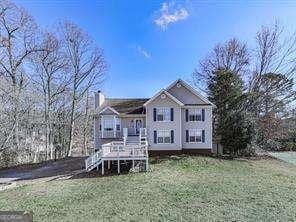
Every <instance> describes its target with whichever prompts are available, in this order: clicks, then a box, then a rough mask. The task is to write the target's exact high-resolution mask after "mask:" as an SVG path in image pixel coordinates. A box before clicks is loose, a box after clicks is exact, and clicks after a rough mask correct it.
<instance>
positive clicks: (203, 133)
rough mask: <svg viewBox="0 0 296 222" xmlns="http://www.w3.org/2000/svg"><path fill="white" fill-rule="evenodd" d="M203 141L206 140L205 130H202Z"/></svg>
mask: <svg viewBox="0 0 296 222" xmlns="http://www.w3.org/2000/svg"><path fill="white" fill-rule="evenodd" d="M201 142H203V143H204V142H205V130H202V134H201Z"/></svg>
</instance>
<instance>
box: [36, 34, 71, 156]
mask: <svg viewBox="0 0 296 222" xmlns="http://www.w3.org/2000/svg"><path fill="white" fill-rule="evenodd" d="M39 47H40V48H41V49H42V51H39V52H37V53H35V54H33V56H32V64H33V66H34V70H35V75H34V77H33V81H34V84H35V85H36V86H37V89H39V90H40V91H41V92H42V94H43V101H44V122H45V126H46V127H45V134H46V141H45V144H46V145H45V147H46V148H45V149H46V157H48V154H50V159H53V154H54V153H53V121H54V119H53V114H54V109H53V108H54V106H53V105H54V103H55V102H56V101H57V99H59V97H58V95H59V94H61V93H63V92H64V91H65V88H66V86H67V84H69V80H68V79H67V78H68V76H67V75H66V68H67V60H66V58H65V55H64V53H63V51H62V49H63V47H62V45H61V41H60V40H59V39H58V38H57V37H56V36H54V34H52V33H49V32H46V33H44V34H43V35H42V40H41V44H40V46H39Z"/></svg>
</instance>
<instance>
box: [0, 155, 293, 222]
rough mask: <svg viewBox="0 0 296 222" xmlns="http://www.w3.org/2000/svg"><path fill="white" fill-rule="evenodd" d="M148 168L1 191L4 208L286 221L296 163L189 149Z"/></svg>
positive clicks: (87, 215)
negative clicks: (212, 155)
mask: <svg viewBox="0 0 296 222" xmlns="http://www.w3.org/2000/svg"><path fill="white" fill-rule="evenodd" d="M150 166H151V171H150V172H147V173H134V174H132V173H130V174H125V175H120V176H107V177H97V178H83V179H70V180H60V181H51V182H43V183H36V184H34V185H26V186H22V187H18V188H14V189H9V190H6V191H2V192H0V210H12V209H13V210H28V211H33V212H34V219H35V221H100V220H105V221H109V220H112V221H147V220H152V221H215V220H216V221H217V220H219V221H223V220H227V221H288V220H295V219H296V167H295V166H293V165H290V164H286V163H283V162H280V161H277V160H272V159H269V160H254V161H245V160H233V161H231V160H218V159H214V158H209V157H183V158H181V159H180V160H172V159H167V160H162V161H159V162H157V163H152V164H150Z"/></svg>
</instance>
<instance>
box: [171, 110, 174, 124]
mask: <svg viewBox="0 0 296 222" xmlns="http://www.w3.org/2000/svg"><path fill="white" fill-rule="evenodd" d="M171 121H174V108H171Z"/></svg>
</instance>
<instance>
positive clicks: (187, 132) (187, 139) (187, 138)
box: [186, 130, 189, 143]
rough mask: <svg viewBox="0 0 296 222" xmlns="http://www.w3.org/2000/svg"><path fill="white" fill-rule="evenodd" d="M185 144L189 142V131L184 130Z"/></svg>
mask: <svg viewBox="0 0 296 222" xmlns="http://www.w3.org/2000/svg"><path fill="white" fill-rule="evenodd" d="M186 142H187V143H188V142H189V131H188V130H186Z"/></svg>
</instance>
